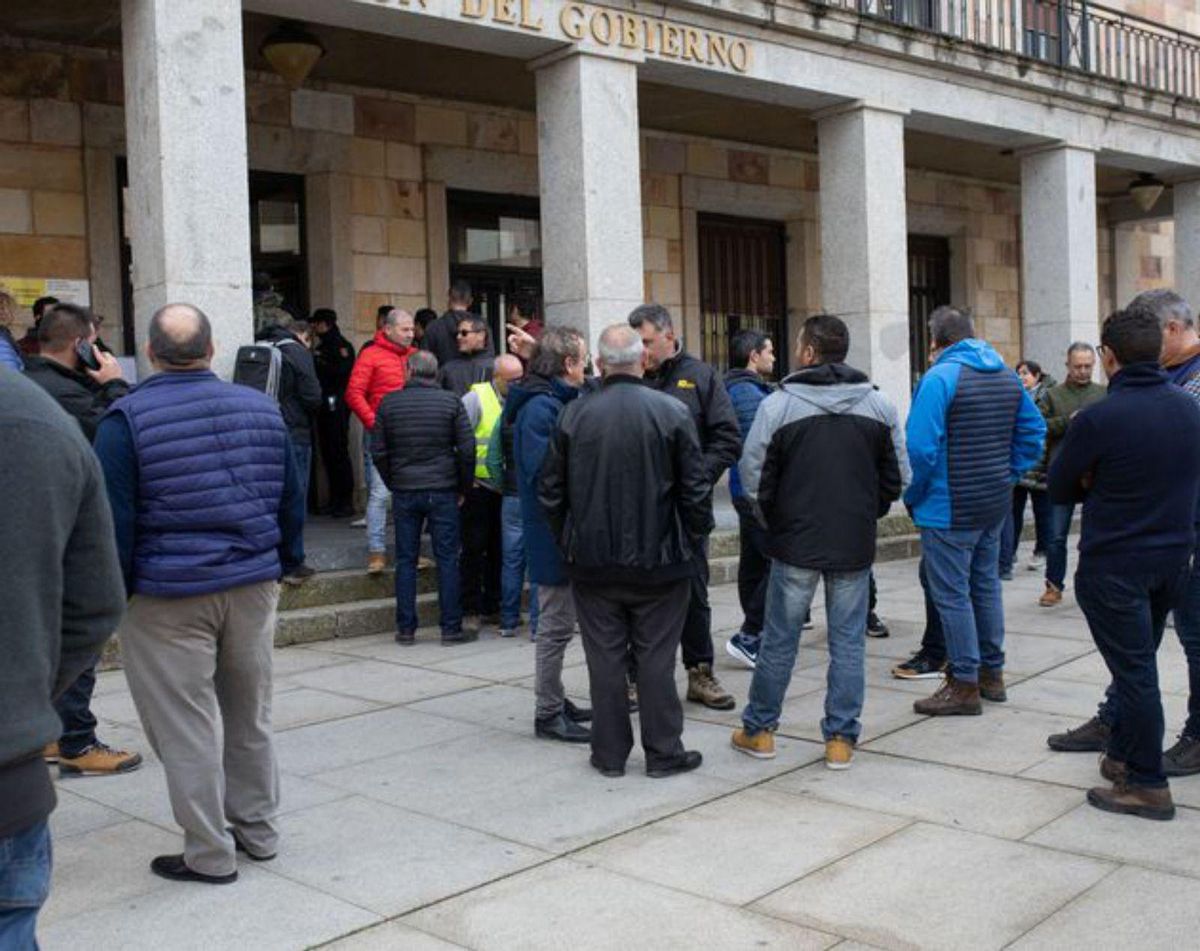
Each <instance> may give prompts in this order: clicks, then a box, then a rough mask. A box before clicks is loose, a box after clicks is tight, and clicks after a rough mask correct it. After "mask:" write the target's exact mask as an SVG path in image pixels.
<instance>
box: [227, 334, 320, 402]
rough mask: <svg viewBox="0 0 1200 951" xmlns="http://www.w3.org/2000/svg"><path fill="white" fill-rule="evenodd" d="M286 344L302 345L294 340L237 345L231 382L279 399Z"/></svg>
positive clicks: (276, 399)
mask: <svg viewBox="0 0 1200 951" xmlns="http://www.w3.org/2000/svg"><path fill="white" fill-rule="evenodd" d="M287 344H294V345H295V346H303V345H302V344H300V343H299V342H298V341H295V340H280V341H278V342H273V343H256V344H252V345H250V346H245V347H238V352H237V358H236V359H235V360H234V363H233V382H234V383H240V384H241V385H242V386H248V387H251V388H252V389H255V390H258V391H259V392H260V393H266V394H267V396H269V397H271V399H273V400H275V401H276V402H278V401H279V381H280V380H281V379H282V377H283V350H282V349H281V348H282V347H284V346H285V345H287Z"/></svg>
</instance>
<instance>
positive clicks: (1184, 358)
mask: <svg viewBox="0 0 1200 951" xmlns="http://www.w3.org/2000/svg"><path fill="white" fill-rule="evenodd" d="M1196 357H1200V343H1198V344H1196V345H1195V346H1194V347H1188V349H1187V350H1185V351H1183V353H1181V354H1179V356H1177V357H1176V358H1175V359H1174V360H1172V361H1171V362H1170V363H1164V364H1163V369H1164V370H1174V369H1175V368H1176V367H1181V366H1183V365H1184V364H1185V363H1187V362H1188V361H1189V360H1194V359H1195V358H1196Z"/></svg>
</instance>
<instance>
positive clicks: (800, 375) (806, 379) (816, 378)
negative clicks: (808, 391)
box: [783, 363, 871, 386]
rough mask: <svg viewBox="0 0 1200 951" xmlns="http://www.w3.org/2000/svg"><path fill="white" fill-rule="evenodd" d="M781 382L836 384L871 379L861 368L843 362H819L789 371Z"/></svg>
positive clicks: (867, 381) (868, 381)
mask: <svg viewBox="0 0 1200 951" xmlns="http://www.w3.org/2000/svg"><path fill="white" fill-rule="evenodd" d="M783 382H784V383H785V384H786V383H803V384H804V385H805V386H837V385H838V384H841V383H870V382H871V380H870V378H869V377H868V376H867V375H866V374H865V373H863V372H862V371H861V370H856V369H854V367H852V366H847V365H846V364H845V363H821V364H818V365H817V366H815V367H805V368H804V369H803V370H797V371H796V372H795V373H790V374H788V376H786V377H784V379H783Z"/></svg>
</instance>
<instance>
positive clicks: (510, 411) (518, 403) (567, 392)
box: [501, 374, 580, 585]
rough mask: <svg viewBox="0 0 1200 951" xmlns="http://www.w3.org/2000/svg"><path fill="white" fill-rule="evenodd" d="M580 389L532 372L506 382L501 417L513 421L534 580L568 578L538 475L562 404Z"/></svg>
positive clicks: (528, 562)
mask: <svg viewBox="0 0 1200 951" xmlns="http://www.w3.org/2000/svg"><path fill="white" fill-rule="evenodd" d="M579 394H580V390H578V389H576V388H575V387H573V386H571V384H569V383H565V382H563V381H562V380H559V379H547V378H546V377H544V376H536V375H534V374H530V375H529V376H527V377H526V378H525V379H524V380H522V381H521V382H520V383H515V384H513V385H512V386H510V387H509V388H508V398H507V399H506V400H505V401H504V415H503V416H502V417H501V419H502V420H503V421H511V422H512V423H513V461H514V462H515V463H516V466H517V495H518V496H519V497H520V499H521V523H522V527H523V529H524V532H525V564H526V565H528V566H529V580H530V581H531V582H533V583H534V584H550V585H559V584H566V583H567V570H566V566H565V565H564V564H563V559H562V555H561V554H559V550H558V544H557V543H556V542H555V540H554V533H553V532H552V531H551V530H550V523H549V522H547V521H546V515H545V513H544V512H543V511H542V507H541V505H540V504H539V502H538V477H539V476H540V475H541V472H542V464H543V463H544V462H545V459H546V451H547V449H548V448H549V446H550V437H551V436H553V435H554V431H555V430H556V429H557V428H558V417H559V414H560V413H561V412H562V410H563V407H564V406H566V405H567V404H568V403H569V402H571V400H573V399H575V398H576V397H577V396H579Z"/></svg>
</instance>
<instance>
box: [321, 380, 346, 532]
mask: <svg viewBox="0 0 1200 951" xmlns="http://www.w3.org/2000/svg"><path fill="white" fill-rule="evenodd" d="M317 442H318V444H319V445H320V447H321V462H322V464H323V465H324V467H325V478H326V479H328V480H329V508H330V510H331V511H333V512H338V513H342V512H348V511H350V510H352V509H353V508H354V469H353V468H352V467H351V466H350V410H349V408H348V407H347V406H346V404H345V403H343V402H342V401H341V400H340V399H339V400H338V401H337V404H336V405H335V406H334V408H333V409H330V408H329V400H328V399H326V400H324V401H323V402H322V403H321V411H320V412H319V413H318V414H317Z"/></svg>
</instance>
